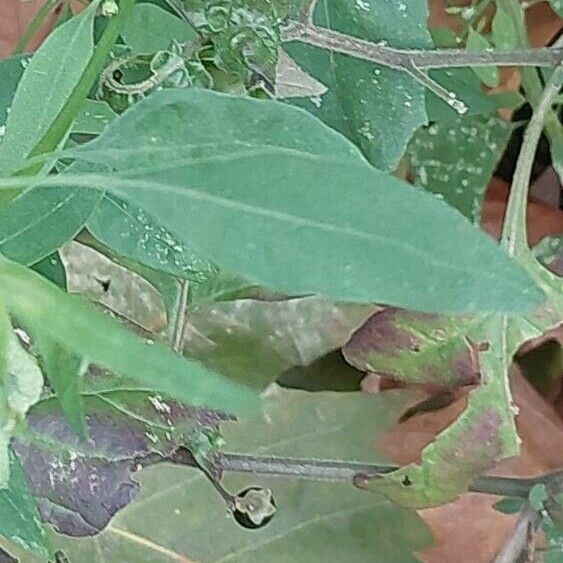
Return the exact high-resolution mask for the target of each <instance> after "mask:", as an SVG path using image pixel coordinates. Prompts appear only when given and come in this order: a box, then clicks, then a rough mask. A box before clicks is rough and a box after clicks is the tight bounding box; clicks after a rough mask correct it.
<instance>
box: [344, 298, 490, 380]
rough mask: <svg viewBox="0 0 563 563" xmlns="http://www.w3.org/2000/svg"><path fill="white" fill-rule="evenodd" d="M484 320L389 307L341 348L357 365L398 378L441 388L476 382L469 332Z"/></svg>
mask: <svg viewBox="0 0 563 563" xmlns="http://www.w3.org/2000/svg"><path fill="white" fill-rule="evenodd" d="M481 323H482V319H479V318H476V317H473V318H463V317H444V316H440V315H431V314H425V313H415V312H412V311H406V310H403V309H395V308H388V309H385V310H384V311H380V312H378V313H375V314H374V315H373V316H372V317H370V319H369V320H368V321H367V322H366V323H365V324H364V325H363V326H362V327H360V328H359V329H358V330H357V331H356V332H355V333H354V334H353V335H352V338H351V339H350V340H349V342H348V343H347V344H346V345H345V346H344V348H343V353H344V357H345V358H346V359H347V360H348V362H350V364H352V365H353V366H354V367H356V368H357V369H360V370H363V371H369V372H373V373H376V374H378V375H381V376H384V377H387V378H390V379H393V380H396V381H400V382H402V383H416V384H420V383H424V384H427V383H429V384H435V385H440V386H448V387H452V386H459V385H471V384H475V383H477V381H478V378H479V368H478V365H477V364H476V359H475V354H474V351H473V349H472V346H471V343H470V342H468V340H467V334H468V333H469V332H470V330H471V329H472V327H475V326H477V325H479V324H481Z"/></svg>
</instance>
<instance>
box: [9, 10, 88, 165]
mask: <svg viewBox="0 0 563 563" xmlns="http://www.w3.org/2000/svg"><path fill="white" fill-rule="evenodd" d="M97 5H98V2H93V3H92V4H91V5H90V6H89V7H88V8H87V9H86V10H84V12H82V13H81V14H80V15H78V16H76V17H74V18H72V19H71V20H69V21H68V22H66V23H65V24H63V25H62V26H60V27H58V28H57V29H55V30H54V31H53V32H52V33H51V34H50V35H49V37H48V38H47V40H46V41H45V42H44V43H43V45H42V46H41V48H40V49H39V51H37V53H35V55H34V56H33V57H32V58H31V60H30V62H29V64H28V66H27V68H26V70H25V72H24V74H23V76H22V78H21V80H20V81H19V84H18V88H17V91H16V95H15V97H14V100H13V103H12V106H11V107H12V109H11V112H10V115H9V117H8V120H7V122H6V134H5V136H4V139H3V141H2V143H1V144H0V168H2V169H4V170H10V169H13V168H14V167H16V166H17V165H18V164H21V162H22V161H23V160H24V159H25V158H26V157H27V156H29V154H30V153H31V151H32V149H33V148H34V147H35V145H36V144H37V143H38V142H39V141H40V140H41V138H42V137H43V135H45V133H46V132H47V131H48V129H49V127H50V126H51V124H52V123H53V121H54V120H55V118H56V117H57V115H58V114H59V112H60V111H61V109H62V108H63V106H64V105H65V103H66V101H67V100H68V98H69V96H70V95H71V93H72V91H73V90H74V88H75V86H76V84H77V83H78V81H79V80H80V77H81V76H82V73H83V71H84V69H85V68H86V65H87V64H88V61H89V60H90V58H91V56H92V53H93V50H94V38H93V26H94V17H95V15H96V9H97ZM39 93H40V94H41V95H38V94H39Z"/></svg>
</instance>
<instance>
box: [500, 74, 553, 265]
mask: <svg viewBox="0 0 563 563" xmlns="http://www.w3.org/2000/svg"><path fill="white" fill-rule="evenodd" d="M562 83H563V65H560V66H559V67H558V68H557V69H556V70H555V71H554V72H553V74H552V75H551V78H550V80H549V82H548V83H547V85H546V87H545V90H544V92H543V94H542V96H541V97H540V99H539V100H538V104H537V106H536V108H535V111H534V114H533V116H532V119H531V120H530V123H529V124H528V127H527V128H526V132H525V134H524V141H523V143H522V148H521V150H520V154H519V156H518V162H517V163H516V170H515V172H514V178H513V180H512V187H511V189H510V196H509V198H508V205H507V208H506V215H505V219H504V224H503V230H502V237H501V246H502V247H503V248H504V249H505V250H506V252H507V253H508V254H509V256H516V257H525V256H528V255H529V252H530V250H529V248H528V237H527V233H526V207H527V202H528V189H529V185H530V177H531V175H532V167H533V164H534V159H535V155H536V149H537V146H538V142H539V140H540V137H541V133H542V129H543V124H544V122H545V119H546V116H548V114H549V112H550V111H551V106H552V104H553V102H554V101H555V99H556V98H557V95H558V94H559V90H560V88H561V84H562ZM559 127H561V126H560V125H559Z"/></svg>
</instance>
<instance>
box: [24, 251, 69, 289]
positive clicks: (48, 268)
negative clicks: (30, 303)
mask: <svg viewBox="0 0 563 563" xmlns="http://www.w3.org/2000/svg"><path fill="white" fill-rule="evenodd" d="M31 269H32V270H34V271H35V272H37V273H38V274H41V275H42V276H43V277H44V278H47V279H48V280H49V281H51V282H53V283H54V284H55V285H58V286H59V287H60V288H61V289H64V290H66V288H67V286H66V270H65V266H64V264H63V262H62V260H61V257H60V254H59V253H58V252H54V253H53V254H50V255H49V256H46V257H45V258H43V260H41V261H39V262H36V263H35V264H33V266H31Z"/></svg>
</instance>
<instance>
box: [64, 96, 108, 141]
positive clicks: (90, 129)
mask: <svg viewBox="0 0 563 563" xmlns="http://www.w3.org/2000/svg"><path fill="white" fill-rule="evenodd" d="M116 117H117V114H116V113H115V112H114V111H113V110H112V109H111V107H110V106H109V105H108V104H107V103H106V102H101V101H98V100H89V99H88V100H86V102H85V103H84V104H83V105H82V108H81V110H80V113H79V114H78V115H77V116H76V119H75V120H74V123H73V124H72V130H71V133H86V134H88V135H99V134H100V133H102V131H103V130H104V129H105V128H106V126H107V125H109V124H110V123H111V122H112V121H113V120H114V119H115V118H116Z"/></svg>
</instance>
